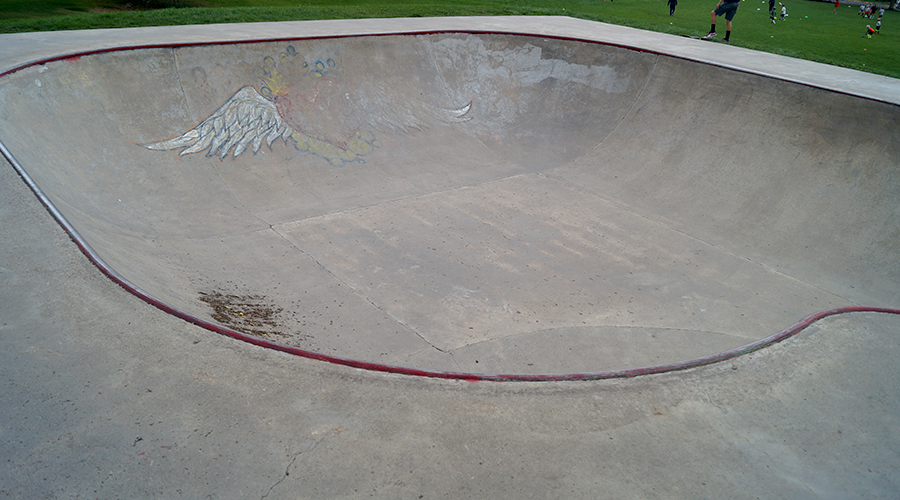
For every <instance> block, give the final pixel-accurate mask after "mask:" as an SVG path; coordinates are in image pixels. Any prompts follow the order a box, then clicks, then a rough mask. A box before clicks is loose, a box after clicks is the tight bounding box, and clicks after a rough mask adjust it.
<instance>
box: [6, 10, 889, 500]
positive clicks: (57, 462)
mask: <svg viewBox="0 0 900 500" xmlns="http://www.w3.org/2000/svg"><path fill="white" fill-rule="evenodd" d="M379 26H381V27H382V29H383V31H385V32H393V33H394V34H393V35H391V36H384V37H367V38H362V39H354V38H349V39H335V40H331V39H324V40H282V41H276V42H266V43H251V44H246V45H236V46H229V45H224V46H222V45H219V46H214V47H213V46H193V47H174V48H173V47H166V48H142V49H138V50H128V51H118V52H112V53H104V54H96V55H86V56H83V57H80V58H69V59H65V60H61V61H56V62H49V63H46V64H40V65H34V66H30V67H27V68H24V69H22V70H20V71H17V72H15V73H12V74H9V75H6V76H5V77H3V79H2V80H0V94H2V96H3V98H2V99H0V102H2V110H3V112H2V114H0V140H2V141H3V143H4V145H5V146H6V147H7V148H9V151H10V152H11V153H12V155H13V156H14V157H15V159H16V160H17V161H18V162H19V164H21V165H22V167H23V168H24V170H25V171H26V172H27V173H28V174H29V175H31V176H32V177H33V178H34V179H35V181H36V182H37V184H38V185H39V186H40V187H41V189H43V190H44V192H45V193H46V194H47V196H48V197H49V199H50V200H51V201H52V202H53V203H54V204H55V205H56V206H57V207H58V208H59V210H60V211H61V212H62V213H63V214H64V215H65V217H66V218H67V219H69V221H70V222H72V224H73V225H74V227H75V228H76V229H77V230H78V231H79V233H81V235H82V236H84V238H85V239H86V241H87V242H88V243H89V244H90V245H91V246H92V247H93V248H94V249H95V250H96V251H97V253H98V254H99V255H100V256H101V257H102V258H103V259H104V260H105V261H106V262H107V263H109V264H110V265H111V266H112V267H113V268H115V269H116V270H117V271H118V272H119V273H121V274H122V275H123V276H124V277H125V278H126V279H128V280H130V281H132V282H134V283H135V284H137V285H138V286H140V287H141V288H143V289H145V290H147V291H148V292H149V293H151V294H153V295H154V296H157V297H159V298H161V299H162V300H164V301H166V302H168V303H170V304H173V305H175V306H176V307H179V308H182V309H185V310H189V311H190V312H192V313H193V314H197V315H206V316H207V317H209V318H210V319H213V320H215V319H216V318H215V317H214V316H213V314H214V313H215V311H213V310H212V309H211V308H210V307H209V303H208V302H204V301H203V300H201V299H202V298H203V297H209V296H211V295H212V294H217V293H220V294H222V295H223V296H227V295H229V294H231V295H238V296H242V297H244V298H245V299H246V300H244V302H253V304H252V305H253V307H256V308H257V310H259V309H271V310H273V311H277V310H280V313H279V315H276V316H278V317H277V318H275V320H273V321H272V324H269V323H267V324H266V325H267V328H269V329H268V330H266V332H264V333H265V335H266V336H267V337H270V338H274V339H275V340H279V341H283V342H285V343H293V344H294V345H297V346H299V347H302V348H305V349H311V350H317V351H320V352H325V353H327V354H337V355H341V356H347V357H354V358H358V359H363V360H367V361H375V362H380V363H390V364H399V365H404V366H413V367H418V368H425V369H434V370H453V371H472V372H476V371H496V372H507V373H534V372H538V373H540V372H574V371H592V370H606V369H619V368H633V367H636V366H643V365H648V364H656V363H662V362H671V361H679V360H684V359H687V358H690V357H696V356H700V355H705V354H710V353H713V352H717V351H719V350H723V349H726V348H730V347H734V346H737V345H741V344H743V343H747V342H750V341H752V340H756V339H759V338H762V337H764V336H767V335H769V334H771V333H774V332H777V331H778V330H780V329H782V328H785V327H787V326H789V325H790V324H791V323H793V322H795V321H797V320H799V319H800V318H802V317H803V316H805V315H807V314H810V313H812V312H815V311H817V310H820V309H825V308H830V307H835V306H842V305H857V304H861V305H871V306H880V307H897V305H898V295H900V294H898V291H897V290H898V287H897V283H898V282H900V266H898V264H897V262H898V259H897V256H898V255H897V254H898V250H897V248H900V246H898V239H900V231H898V227H897V224H898V222H897V221H898V220H900V219H898V218H897V215H898V211H900V205H898V203H897V202H896V199H897V194H898V192H900V187H898V186H900V179H897V177H896V175H895V172H896V169H897V158H898V146H897V144H900V142H898V141H897V139H898V137H896V136H897V134H898V130H900V127H898V126H897V125H898V121H900V112H898V106H897V105H896V104H895V103H896V102H900V98H897V96H896V95H894V94H896V93H898V92H900V90H898V88H897V87H896V81H895V80H894V81H887V82H885V80H884V79H881V78H878V77H873V76H871V75H864V74H858V73H855V72H846V71H845V70H832V69H831V68H828V67H825V66H821V65H814V64H812V63H803V62H794V61H791V60H786V58H779V57H777V56H771V55H766V54H763V55H760V54H757V53H752V52H749V51H743V50H741V49H736V48H733V47H722V46H717V45H713V44H708V43H702V42H696V41H693V40H686V39H677V38H676V39H673V37H668V36H665V35H658V34H652V33H644V32H639V31H636V30H628V29H623V28H618V27H613V26H607V25H602V24H597V23H587V22H583V21H576V20H570V19H559V18H543V19H540V20H535V19H516V18H513V19H480V18H474V19H451V20H406V21H404V20H391V21H385V22H384V23H383V24H382V25H379V24H377V22H375V21H365V22H362V21H355V22H335V23H285V24H283V25H279V24H274V25H273V24H266V25H261V26H259V27H257V28H258V31H257V33H258V35H259V38H289V37H298V36H313V35H328V34H337V33H372V32H377V31H378V28H379ZM454 29H455V30H462V29H469V30H483V31H492V32H494V33H493V34H477V35H476V34H460V33H440V34H435V33H430V34H419V35H413V36H409V35H398V34H396V33H397V32H401V31H402V32H406V31H417V30H421V31H429V32H434V31H446V30H454ZM226 30H227V31H226ZM503 31H507V32H517V33H525V32H534V33H537V34H544V35H555V36H560V35H562V34H568V35H569V36H571V37H576V38H579V39H584V40H589V41H604V39H605V41H612V40H619V41H620V42H616V43H621V40H628V41H631V42H632V43H633V45H634V46H635V48H621V47H611V46H608V45H603V44H596V43H587V42H585V41H571V40H558V39H551V38H547V37H541V36H536V37H533V36H522V35H507V34H497V33H496V32H503ZM253 32H254V30H253V26H249V27H248V26H246V25H241V26H237V27H233V28H232V27H212V28H211V27H198V28H191V29H182V28H167V29H164V30H153V29H150V30H146V29H144V30H123V31H115V30H110V31H108V32H98V33H92V34H90V36H87V38H85V37H86V35H85V34H82V33H73V34H34V35H31V36H30V37H29V36H23V35H16V36H4V37H5V38H2V40H3V41H5V42H7V44H8V46H9V47H10V51H9V52H8V53H7V56H6V57H5V58H4V59H3V60H2V62H3V65H4V66H6V67H12V66H14V65H15V64H19V63H22V62H26V61H29V60H36V59H40V58H42V57H50V56H53V55H56V54H59V53H61V52H72V51H77V50H80V49H83V50H88V49H98V48H103V47H108V46H117V45H139V44H147V43H151V42H152V41H154V40H155V41H156V42H169V43H176V42H186V41H201V40H198V39H197V38H198V37H199V38H201V39H204V40H217V39H226V38H228V36H229V35H232V36H234V37H235V38H241V37H243V36H245V35H243V34H244V33H250V34H252V33H253ZM66 36H69V37H70V38H69V39H70V40H74V41H79V45H68V46H67V47H68V48H67V50H66V51H63V50H59V48H58V47H57V44H63V43H64V41H65V40H66V38H65V37H66ZM104 37H105V38H104ZM204 37H205V38H204ZM695 42H696V43H695ZM26 45H27V46H26ZM700 47H706V48H707V49H705V50H708V51H709V54H706V57H707V58H706V59H702V60H701V58H698V57H694V55H693V54H694V51H697V50H700ZM635 49H637V50H635ZM664 49H665V50H664ZM738 56H746V57H745V60H746V62H747V66H748V67H749V68H748V69H749V70H750V71H736V70H735V69H734V68H732V67H723V66H722V65H721V64H716V63H717V61H716V60H715V59H716V58H721V59H723V60H729V59H731V60H733V59H736V58H738ZM756 66H759V67H762V66H764V67H766V72H765V74H763V72H761V71H758V70H757V68H756ZM817 71H818V73H817ZM779 72H780V74H778V73H779ZM773 73H776V74H777V75H775V74H773ZM835 74H837V75H840V78H838V80H847V79H848V78H851V77H852V78H853V79H852V81H851V83H850V84H848V85H847V88H845V89H840V88H835V87H836V86H838V85H839V83H840V82H836V81H835V80H836V79H835V77H834V75H835ZM775 76H778V78H775ZM892 83H893V86H892V85H891V84H892ZM247 86H249V87H250V88H251V89H252V91H253V92H256V93H257V94H256V95H257V96H258V97H257V96H253V95H252V94H245V93H243V92H245V91H242V90H241V89H244V88H246V87H247ZM851 89H856V90H857V91H858V94H862V95H863V96H865V97H873V94H875V96H874V97H876V99H874V100H873V99H870V98H864V97H860V96H858V95H849V94H848V92H850V90H851ZM835 90H840V91H841V92H835ZM239 91H240V92H239ZM246 95H250V96H251V99H249V100H245V101H242V104H243V106H244V107H243V108H242V109H244V111H241V112H240V113H238V115H240V116H241V117H243V118H240V117H239V118H238V119H236V120H235V121H236V122H238V125H239V126H240V125H241V123H243V125H242V126H243V127H244V128H243V129H241V130H242V131H241V132H240V134H241V136H240V137H237V136H235V133H234V132H233V131H232V132H228V133H230V134H231V135H232V136H234V137H236V138H235V144H236V143H237V142H239V139H240V138H241V137H244V136H245V135H246V134H251V135H252V131H251V132H248V130H250V129H251V128H252V129H253V130H259V127H260V125H259V122H253V125H252V127H251V125H247V121H246V119H245V118H246V116H263V115H262V114H260V113H263V114H264V113H267V112H268V113H270V114H269V115H266V116H273V115H272V113H275V114H277V115H278V116H279V117H280V118H281V119H282V120H283V122H284V124H282V125H284V126H286V127H288V128H290V129H291V132H290V133H281V135H280V137H282V138H283V139H282V138H279V139H278V140H277V141H275V142H273V143H272V144H271V147H270V146H267V145H265V144H262V145H260V147H259V148H258V150H257V151H256V152H255V153H254V151H253V149H254V147H255V146H254V144H253V141H252V138H249V139H248V140H247V141H246V143H247V144H248V150H247V151H246V152H244V153H243V154H240V155H237V156H235V155H234V154H233V153H234V152H235V150H234V149H233V147H234V145H232V146H229V147H223V148H220V149H219V150H215V151H214V153H215V154H217V155H219V156H221V158H220V157H219V156H213V157H209V156H207V155H205V154H204V152H205V151H204V150H203V148H201V150H200V151H198V152H197V153H196V154H190V153H189V154H184V155H179V151H183V150H184V148H185V147H190V146H184V145H180V146H178V147H172V148H168V147H157V148H155V149H148V148H147V147H145V145H147V144H152V143H154V142H158V141H164V140H166V139H169V138H172V137H178V136H179V135H180V134H183V133H185V132H187V131H189V130H191V129H192V128H194V127H195V126H198V124H202V123H203V122H204V120H206V119H207V118H208V117H210V116H213V115H214V112H215V111H216V110H217V109H219V108H220V107H221V106H223V105H225V104H226V103H228V102H233V101H232V100H233V98H235V97H236V96H246ZM304 99H305V101H304ZM347 101H349V102H347ZM248 102H249V103H250V104H247V103H248ZM469 102H471V103H472V106H471V108H464V106H465V105H466V104H468V103H469ZM317 103H318V104H322V103H325V106H318V104H317ZM254 113H256V115H254ZM311 116H312V117H314V118H310V117H311ZM242 120H243V122H242ZM285 124H286V125H285ZM853 127H865V128H866V130H878V131H879V133H878V134H871V135H865V134H864V135H861V136H860V135H856V134H850V133H847V130H848V128H853ZM232 130H233V129H232ZM219 133H222V132H221V127H220V128H219V129H216V134H219ZM226 139H227V138H226ZM169 145H171V144H169ZM212 147H213V149H215V147H216V146H215V145H213V146H212ZM223 153H229V154H223ZM0 175H2V177H3V179H2V182H0V186H2V187H0V189H2V193H0V200H2V204H0V225H2V227H3V228H4V233H5V234H7V235H8V236H7V237H6V238H3V239H2V241H0V279H2V288H0V294H2V295H0V319H2V325H0V328H2V330H0V331H2V336H0V339H2V342H3V344H4V345H3V348H2V349H0V353H2V354H0V356H2V357H3V359H2V363H0V372H2V374H0V380H2V383H3V384H4V389H3V391H2V392H0V398H2V404H0V407H2V408H3V410H2V411H0V456H2V457H3V458H4V459H5V460H3V461H2V465H0V495H5V496H7V497H11V498H60V497H62V498H82V497H90V498H123V497H165V498H172V497H185V498H196V497H221V498H363V497H373V496H374V497H380V498H439V497H442V498H472V497H491V498H495V497H497V498H582V497H584V498H598V497H599V498H714V497H715V498H718V497H721V496H723V495H728V496H734V497H737V498H823V497H824V498H848V497H853V498H893V497H896V496H897V494H898V492H900V471H898V466H900V459H898V456H897V452H896V450H897V449H900V446H898V444H900V443H898V441H900V436H898V435H897V432H896V430H895V429H896V428H897V423H898V422H897V416H896V415H897V414H898V408H897V401H898V397H897V396H898V394H897V387H898V384H897V382H898V378H900V371H898V368H897V363H896V361H895V359H894V357H895V354H896V352H897V337H896V334H897V331H898V329H900V318H898V317H897V316H893V315H886V314H872V313H866V314H852V315H842V316H837V317H832V318H830V319H826V320H823V321H820V322H818V323H816V324H815V325H814V326H813V327H811V328H809V329H807V330H806V331H804V332H803V333H802V334H800V335H799V336H796V337H794V338H791V339H789V340H788V341H785V342H783V343H781V344H777V345H776V346H774V347H770V348H768V349H765V350H763V351H759V352H756V353H754V354H752V355H748V356H744V357H740V358H737V359H735V360H732V361H729V362H726V363H720V364H717V365H713V366H708V367H705V368H700V369H695V370H691V371H687V372H678V373H670V374H665V375H658V376H652V377H640V378H635V379H626V380H615V381H595V382H581V383H571V382H569V383H542V384H538V383H515V384H496V383H469V382H453V381H438V380H428V379H420V378H414V377H407V376H400V375H388V374H379V373H372V372H364V371H359V370H354V369H349V368H345V367H340V366H333V365H329V364H326V363H322V362H317V361H311V360H306V359H303V358H298V357H295V356H289V355H286V354H283V353H278V352H274V351H270V350H265V349H261V348H258V347H255V346H251V345H249V344H246V343H242V342H238V341H235V340H232V339H229V338H227V337H223V336H220V335H217V334H214V333H212V332H209V331H207V330H203V329H201V328H199V327H196V326H193V325H191V324H188V323H186V322H184V321H182V320H179V319H177V318H174V317H172V316H169V315H167V314H165V313H163V312H162V311H160V310H157V309H155V308H153V307H151V306H149V305H148V304H146V303H145V302H143V301H141V300H139V299H138V298H136V297H134V296H132V295H130V294H128V293H126V292H125V291H124V290H122V289H121V288H120V287H118V286H117V285H115V284H114V283H112V282H111V281H110V280H109V279H107V278H106V277H105V276H103V275H102V274H101V273H100V272H99V271H98V270H97V269H96V268H95V267H94V266H92V265H91V263H90V262H88V260H87V259H86V258H85V257H84V256H83V255H82V254H80V253H79V251H78V249H77V247H76V246H75V245H73V244H72V242H71V241H70V240H69V239H68V238H67V236H66V235H65V233H64V232H63V231H62V230H61V229H60V227H59V226H58V225H57V224H56V223H55V222H54V221H53V220H52V218H51V217H50V215H49V214H48V213H47V212H46V210H44V209H43V208H42V207H41V205H40V203H39V202H38V200H37V199H36V198H35V197H34V195H33V194H32V193H31V192H30V191H29V190H28V188H27V187H26V186H25V184H24V183H22V182H21V180H20V179H19V178H18V177H17V175H16V173H15V171H14V170H13V169H12V168H11V167H9V166H7V168H4V169H0ZM248 297H249V298H248ZM244 306H245V304H241V307H244ZM230 307H232V308H235V307H238V304H235V303H232V304H230ZM232 324H238V323H232ZM238 326H240V327H242V328H247V325H246V323H240V324H238Z"/></svg>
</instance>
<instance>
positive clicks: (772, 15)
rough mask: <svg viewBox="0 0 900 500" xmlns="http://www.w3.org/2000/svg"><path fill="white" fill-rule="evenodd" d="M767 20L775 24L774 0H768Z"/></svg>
mask: <svg viewBox="0 0 900 500" xmlns="http://www.w3.org/2000/svg"><path fill="white" fill-rule="evenodd" d="M769 21H772V24H775V0H769Z"/></svg>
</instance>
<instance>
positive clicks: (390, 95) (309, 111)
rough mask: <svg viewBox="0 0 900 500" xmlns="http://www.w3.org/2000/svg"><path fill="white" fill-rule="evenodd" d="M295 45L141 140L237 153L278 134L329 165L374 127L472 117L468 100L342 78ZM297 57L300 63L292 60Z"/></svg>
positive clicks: (356, 149)
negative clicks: (190, 117) (253, 78)
mask: <svg viewBox="0 0 900 500" xmlns="http://www.w3.org/2000/svg"><path fill="white" fill-rule="evenodd" d="M296 57H298V55H297V53H296V51H295V50H294V48H293V46H288V48H287V51H286V52H284V53H282V54H281V55H280V57H279V62H278V63H276V61H275V59H273V58H272V57H266V58H265V59H264V61H263V67H262V70H261V71H260V74H259V75H258V76H259V77H260V80H261V81H262V83H263V84H262V86H261V87H260V89H259V90H257V89H256V88H254V87H253V86H249V85H248V86H245V87H242V88H241V89H240V90H238V91H237V92H235V93H234V95H232V96H231V97H230V98H229V99H228V100H227V101H226V102H225V103H224V104H222V106H220V107H219V108H218V109H217V110H215V112H213V113H212V114H211V115H210V116H209V117H208V118H206V119H205V120H203V121H202V122H200V124H198V125H197V126H196V127H194V128H192V129H190V130H188V131H187V132H185V133H183V134H181V135H179V136H176V137H173V138H171V139H167V140H162V141H158V142H152V143H149V144H143V146H144V147H146V148H147V149H151V150H173V149H179V148H182V150H181V152H180V153H179V155H180V156H183V155H188V154H194V153H200V152H203V151H206V155H207V156H218V157H219V158H220V159H224V158H225V157H226V156H228V155H229V154H231V155H232V156H233V157H238V156H240V155H241V154H243V153H245V152H246V151H247V150H250V151H252V152H253V153H257V152H258V151H259V150H260V148H261V147H262V145H263V144H265V145H266V146H267V147H269V148H271V147H272V143H273V142H275V141H276V140H277V139H283V140H284V141H285V142H288V143H293V144H294V146H295V147H296V148H297V149H299V150H301V151H308V152H309V153H312V154H315V155H317V156H320V157H322V158H324V159H326V160H328V161H329V162H330V163H331V164H332V165H335V166H343V165H344V163H345V162H352V161H362V157H364V156H365V155H368V154H370V153H371V152H372V151H373V150H374V149H375V148H376V147H378V146H379V143H378V141H377V140H376V138H375V135H374V133H373V132H377V131H386V130H391V131H399V132H411V131H412V130H424V129H425V128H427V127H428V126H429V125H430V124H432V123H434V122H443V123H457V122H465V121H468V120H470V119H471V116H469V111H470V110H471V108H472V102H471V101H470V102H468V103H467V104H465V105H463V106H459V107H454V108H446V107H440V106H436V105H433V104H431V103H428V102H424V101H421V100H418V99H411V98H408V97H404V96H398V95H397V94H396V93H394V92H390V89H387V88H384V85H383V84H380V83H378V82H364V83H357V84H355V85H351V84H348V83H347V82H345V81H343V79H342V78H341V75H340V68H339V67H338V65H337V63H335V61H334V60H332V59H326V60H325V61H316V62H315V63H313V64H310V63H308V62H305V61H298V60H295V59H293V58H296ZM290 63H294V65H295V66H299V68H298V69H295V68H293V67H292V66H290Z"/></svg>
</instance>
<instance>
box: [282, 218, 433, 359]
mask: <svg viewBox="0 0 900 500" xmlns="http://www.w3.org/2000/svg"><path fill="white" fill-rule="evenodd" d="M269 228H270V229H271V230H272V232H274V233H275V234H277V235H278V236H279V237H280V238H281V239H283V240H284V241H285V242H286V243H287V244H288V245H290V246H291V247H293V248H294V249H295V250H297V251H298V252H300V253H301V254H302V255H304V256H306V258H308V259H309V260H311V261H313V262H314V263H315V264H316V265H317V266H319V267H320V268H321V269H322V270H323V271H325V272H326V273H328V275H329V276H331V277H332V278H334V280H335V281H337V282H338V283H341V284H342V285H344V286H346V287H347V288H349V289H350V290H352V291H353V293H354V294H356V296H358V297H360V298H361V299H363V300H365V301H366V302H368V303H369V304H370V305H371V306H372V307H374V308H375V309H376V310H377V311H379V312H381V313H382V314H384V315H385V316H387V317H389V318H391V319H392V320H394V321H396V322H397V324H398V325H400V326H401V327H403V329H405V330H406V331H408V332H410V333H412V334H413V335H415V336H416V337H419V339H421V340H422V342H425V343H426V344H428V345H429V346H431V347H432V348H433V349H435V350H436V351H438V352H441V353H444V354H450V353H449V351H447V350H445V349H441V348H440V347H438V346H436V345H435V344H434V343H432V342H430V341H429V340H428V339H426V338H425V337H424V336H422V334H421V333H419V332H418V331H417V330H416V329H415V328H413V327H412V326H410V325H408V324H406V323H405V322H404V321H402V320H401V319H399V318H397V317H396V316H394V315H393V314H391V313H390V312H388V311H387V310H385V308H384V307H382V306H380V305H379V304H376V303H375V302H374V301H373V300H372V299H370V298H369V297H368V296H367V295H366V294H364V293H362V291H360V290H359V289H357V288H356V287H355V286H353V285H352V284H351V283H349V282H347V280H345V279H343V278H341V277H340V276H338V275H337V274H335V272H334V271H332V270H331V269H329V268H328V266H326V265H324V264H322V263H321V262H319V260H318V259H316V258H315V257H313V256H312V255H310V254H309V252H307V251H306V250H304V249H302V248H300V247H299V246H297V245H296V244H295V243H294V242H293V241H291V240H290V239H289V238H287V237H286V236H285V235H284V234H282V233H281V232H280V231H278V229H277V228H276V227H275V226H274V225H270V226H269Z"/></svg>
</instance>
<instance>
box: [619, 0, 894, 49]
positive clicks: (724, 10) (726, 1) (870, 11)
mask: <svg viewBox="0 0 900 500" xmlns="http://www.w3.org/2000/svg"><path fill="white" fill-rule="evenodd" d="M609 1H612V0H609ZM740 2H741V0H719V3H718V4H716V8H715V9H713V11H712V12H710V28H709V34H707V35H706V36H703V37H701V38H703V39H704V40H712V39H714V38H715V37H716V36H718V34H717V33H716V19H717V18H718V16H725V29H726V31H725V37H724V38H723V39H722V41H724V42H728V41H729V38H730V37H731V20H732V19H734V15H735V14H736V13H737V10H738V7H739V6H740ZM668 5H669V15H670V16H674V15H675V7H676V6H677V5H678V0H668ZM778 5H779V6H781V13H780V16H779V18H780V20H782V21H784V20H785V18H787V16H788V14H787V6H786V5H784V3H782V2H778ZM839 6H840V0H834V13H835V14H837V11H838V7H839ZM757 10H759V9H757ZM876 11H877V13H878V21H877V22H876V23H875V27H874V28H873V27H872V26H871V25H866V34H865V35H863V36H867V37H869V38H871V37H872V35H874V34H876V33H878V32H879V31H881V18H882V16H884V7H879V6H876V5H875V4H863V5H860V6H859V14H857V15H859V16H865V17H866V18H868V19H874V18H875V13H876ZM769 20H770V21H772V24H775V0H769Z"/></svg>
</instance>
